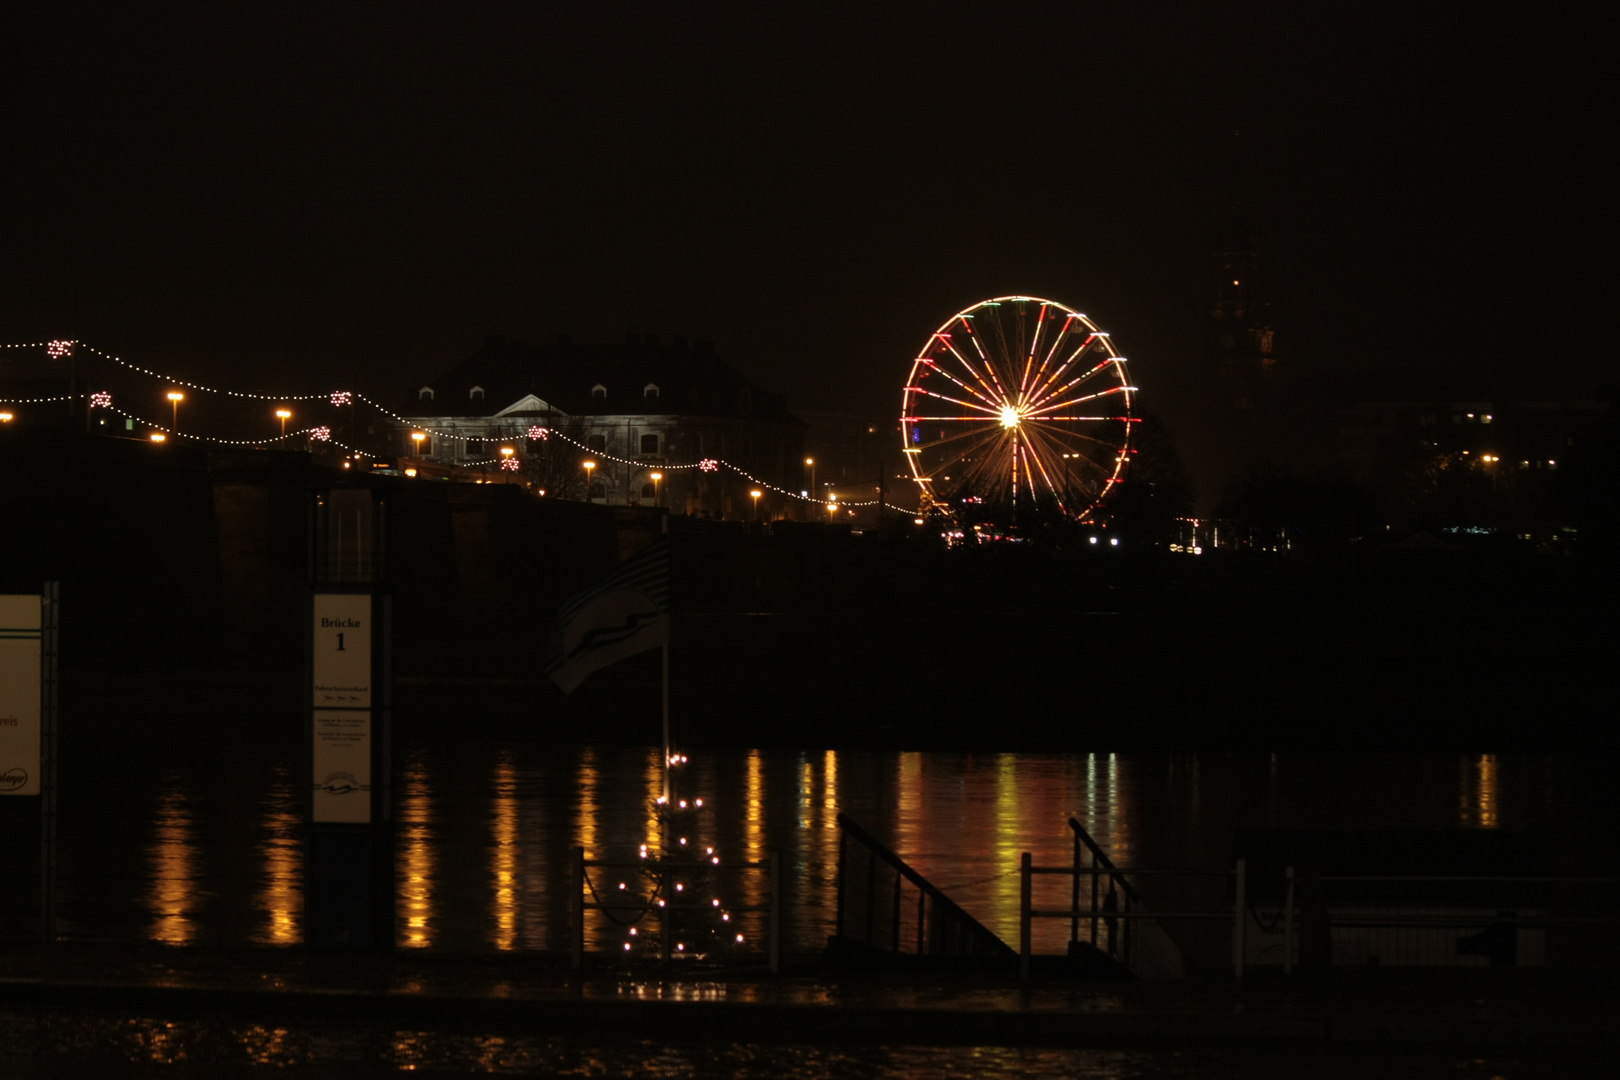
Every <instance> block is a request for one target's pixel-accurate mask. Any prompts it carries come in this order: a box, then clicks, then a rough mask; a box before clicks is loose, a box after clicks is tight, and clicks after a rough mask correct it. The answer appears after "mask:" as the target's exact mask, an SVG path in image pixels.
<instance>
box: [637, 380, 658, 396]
mask: <svg viewBox="0 0 1620 1080" xmlns="http://www.w3.org/2000/svg"><path fill="white" fill-rule="evenodd" d="M641 396H642V397H644V398H656V397H657V396H658V384H657V383H648V384H647V385H646V386H643V387H642V388H641Z"/></svg>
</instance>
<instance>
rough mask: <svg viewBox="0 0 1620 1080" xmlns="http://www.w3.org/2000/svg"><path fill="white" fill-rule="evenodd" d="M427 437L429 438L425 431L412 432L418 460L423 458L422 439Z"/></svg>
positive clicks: (412, 440)
mask: <svg viewBox="0 0 1620 1080" xmlns="http://www.w3.org/2000/svg"><path fill="white" fill-rule="evenodd" d="M425 438H427V434H426V433H425V432H421V431H413V432H411V442H413V443H415V444H416V460H417V461H421V460H422V440H423V439H425Z"/></svg>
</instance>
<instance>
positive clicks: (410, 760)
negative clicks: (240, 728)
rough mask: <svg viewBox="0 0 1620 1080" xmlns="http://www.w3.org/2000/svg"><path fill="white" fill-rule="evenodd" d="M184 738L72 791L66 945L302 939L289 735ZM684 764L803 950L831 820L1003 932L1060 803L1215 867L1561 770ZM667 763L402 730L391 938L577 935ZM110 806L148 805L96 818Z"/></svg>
mask: <svg viewBox="0 0 1620 1080" xmlns="http://www.w3.org/2000/svg"><path fill="white" fill-rule="evenodd" d="M188 752H189V753H191V754H192V755H193V757H192V758H191V759H180V763H179V764H176V765H173V766H172V767H170V766H168V765H165V767H161V768H154V769H141V768H130V769H127V770H117V771H109V772H108V773H107V775H106V777H105V778H104V780H103V782H102V783H101V784H100V785H99V786H95V787H92V786H90V785H81V786H70V785H68V784H66V783H64V787H63V794H62V800H63V811H64V816H63V825H62V829H61V838H62V839H61V843H62V859H61V866H62V874H61V878H60V880H59V888H58V896H59V898H60V899H59V903H60V905H61V906H60V911H61V914H60V916H59V926H60V928H61V932H62V934H63V936H64V937H66V938H69V939H72V938H80V939H84V938H112V939H121V940H139V939H145V940H155V941H163V942H170V943H186V942H202V943H209V944H240V943H244V942H248V943H259V944H293V943H296V942H297V941H298V940H299V939H300V937H301V934H302V922H303V902H302V889H303V878H302V874H303V871H302V858H303V855H302V848H301V843H302V841H301V837H302V814H303V795H302V793H301V792H299V791H298V790H297V788H296V777H297V776H298V775H299V765H300V761H301V759H300V758H299V757H298V755H297V748H296V747H290V748H288V747H284V748H282V749H281V750H280V751H278V752H277V754H273V755H269V756H268V760H256V759H253V758H251V757H250V756H248V755H242V754H234V755H233V754H232V753H230V752H229V751H228V750H218V749H210V748H209V747H208V746H207V745H206V744H199V745H197V746H194V747H190V748H188ZM690 753H691V758H692V761H691V763H690V765H688V766H687V767H686V769H685V770H684V772H683V773H682V774H681V775H680V778H679V780H678V783H679V784H680V785H681V786H680V788H679V791H680V792H681V794H682V795H684V796H687V797H703V798H704V799H705V800H706V803H705V806H706V809H705V811H704V812H703V814H701V815H697V816H696V817H695V820H694V821H693V823H692V824H691V826H690V827H691V829H692V830H693V832H692V839H694V840H695V841H696V842H697V843H700V844H705V845H708V844H712V845H713V846H715V847H716V848H717V850H718V852H719V854H720V855H721V856H722V859H723V870H727V871H728V872H724V873H721V874H720V875H718V876H717V877H716V879H715V883H716V887H717V889H718V895H720V896H721V897H722V898H723V902H724V904H725V905H726V906H728V907H761V906H763V905H764V904H765V903H766V901H767V900H768V895H767V892H766V877H765V875H764V874H763V873H746V872H742V871H740V870H735V869H731V868H730V864H734V863H747V862H763V861H765V859H766V857H767V856H768V855H769V853H770V852H771V851H772V850H776V851H779V852H780V853H781V856H782V868H783V869H782V881H783V888H784V906H783V918H784V932H785V947H786V948H787V950H788V951H789V952H799V953H803V952H811V951H817V950H819V949H820V948H821V947H822V946H823V945H824V944H825V941H826V937H827V935H828V934H829V933H830V932H831V929H832V924H833V919H834V912H835V875H836V869H837V853H838V829H837V825H836V817H837V814H838V813H839V811H844V812H846V813H848V814H849V815H850V816H851V817H852V818H854V820H856V821H857V822H859V823H860V824H861V825H863V826H864V827H865V828H867V829H868V830H869V831H871V832H872V833H874V834H875V835H877V836H878V837H879V838H880V839H882V840H883V841H884V842H885V843H887V844H889V845H890V846H891V847H893V848H894V850H895V851H897V852H898V853H899V854H900V855H901V856H902V857H904V858H905V859H907V860H908V861H909V862H911V863H912V865H914V866H915V867H916V868H917V869H918V870H919V871H920V872H921V873H923V874H924V875H925V876H927V877H928V878H929V879H930V880H932V881H934V882H935V883H936V884H938V885H940V886H941V887H942V888H944V889H945V890H946V892H947V893H948V894H949V895H950V896H951V898H952V899H954V900H956V901H957V902H958V903H960V904H961V905H962V906H963V907H964V908H965V909H966V910H967V911H968V912H969V913H970V914H972V915H974V916H975V917H976V918H978V919H979V920H980V921H981V922H983V923H985V924H986V925H987V926H988V927H990V928H991V929H992V930H993V931H995V932H996V933H997V934H999V935H1001V936H1002V937H1003V939H1004V940H1008V941H1010V942H1015V941H1016V939H1017V912H1018V879H1017V874H1016V869H1017V863H1018V856H1019V854H1020V853H1021V852H1023V851H1030V852H1032V853H1034V858H1035V861H1036V863H1037V864H1038V865H1067V864H1068V863H1069V861H1070V859H1071V843H1072V840H1071V834H1070V832H1069V829H1068V827H1067V820H1068V818H1069V817H1070V816H1074V817H1075V818H1077V819H1078V820H1079V821H1080V822H1081V823H1082V824H1083V825H1084V826H1085V827H1086V828H1087V830H1088V831H1089V832H1090V833H1091V835H1092V836H1093V837H1095V838H1096V840H1097V842H1098V843H1099V844H1100V845H1102V846H1103V848H1104V849H1105V850H1106V851H1108V852H1109V854H1110V855H1111V856H1112V857H1113V858H1114V859H1115V861H1116V862H1118V863H1120V864H1122V865H1138V866H1155V865H1170V866H1203V867H1210V868H1216V867H1222V868H1224V867H1226V866H1228V865H1229V862H1230V858H1231V835H1232V829H1233V828H1234V827H1237V828H1247V827H1295V828H1356V829H1378V828H1421V829H1448V828H1449V829H1456V828H1471V829H1472V828H1492V829H1546V828H1549V827H1551V824H1552V822H1553V815H1554V806H1555V805H1557V804H1558V796H1557V790H1558V789H1557V787H1556V785H1557V784H1558V783H1559V782H1560V781H1559V780H1558V777H1560V776H1562V775H1565V773H1566V771H1567V770H1566V769H1565V768H1564V766H1561V765H1560V764H1559V761H1558V759H1555V758H1550V757H1546V756H1518V755H1477V754H1470V755H1379V756H1375V755H1365V756H1361V757H1350V756H1343V755H1338V756H1335V755H1280V756H1275V755H1249V756H1245V755H1224V754H1203V755H1177V756H1167V755H1117V754H1107V753H1088V754H1071V755H1062V754H992V755H985V754H978V755H974V754H955V753H878V752H849V751H842V752H834V751H821V750H818V751H815V752H813V753H811V752H788V751H776V750H721V751H713V752H710V751H695V750H694V751H691V752H690ZM210 754H212V755H213V756H209V755H210ZM659 757H660V755H659V751H658V750H657V749H656V748H652V747H647V748H641V747H563V748H559V747H555V746H544V745H539V744H525V743H521V742H517V741H511V742H505V743H493V742H484V743H479V742H462V743H455V742H451V741H449V740H444V741H435V742H427V741H419V742H409V741H407V742H406V744H405V745H403V746H402V747H401V749H400V760H399V777H398V786H397V788H396V790H397V791H398V792H399V805H398V807H397V812H398V814H397V821H398V828H397V833H396V843H397V849H396V854H397V880H398V894H397V900H398V903H397V918H398V924H397V928H396V934H397V937H396V940H397V941H398V942H399V943H400V944H401V945H403V946H405V947H409V948H426V949H450V950H456V951H462V950H478V949H487V950H497V949H498V950H520V949H548V950H554V951H559V952H560V951H565V950H566V949H568V948H569V945H570V942H569V940H568V935H569V933H570V931H571V928H572V919H571V918H570V916H569V911H570V904H571V894H572V888H573V884H572V877H571V868H570V863H569V858H570V854H569V853H570V851H571V848H572V846H573V845H574V844H576V843H578V844H581V845H583V846H584V847H585V848H586V850H587V852H588V854H589V856H590V857H591V858H593V859H621V860H622V859H628V860H634V859H635V858H636V853H637V851H638V850H639V848H640V845H641V844H643V843H646V844H647V845H648V846H649V848H650V849H651V850H652V851H655V852H656V851H657V850H658V849H659V844H660V841H661V838H660V836H659V820H658V817H657V814H656V811H655V807H654V803H655V800H656V798H657V795H658V794H659V792H660V789H661V776H660V765H659ZM126 777H128V778H130V779H126ZM120 784H128V785H129V786H128V787H127V788H122V789H120V788H119V785H120ZM75 800H84V802H83V804H82V805H79V804H76V803H75ZM108 805H112V806H119V805H122V806H132V807H143V806H144V807H145V808H146V811H145V813H144V814H142V813H134V814H129V815H123V816H115V817H114V818H109V817H108V815H107V814H106V813H105V811H104V810H103V809H102V808H103V807H105V806H108ZM1037 880H1038V883H1039V888H1040V889H1044V890H1047V891H1048V894H1049V895H1048V898H1047V899H1048V900H1053V901H1055V903H1050V904H1048V903H1047V902H1046V901H1045V900H1042V899H1041V895H1040V892H1039V891H1038V893H1037V906H1053V907H1061V906H1064V905H1065V904H1066V902H1067V894H1068V887H1069V881H1068V879H1067V878H1066V877H1059V876H1052V877H1045V878H1041V879H1037ZM238 883H240V885H241V886H242V887H235V886H236V885H237V884H238ZM704 884H705V887H706V884H707V883H706V882H705V883H704ZM0 887H3V886H0ZM704 895H705V896H707V895H708V894H704ZM764 926H765V924H764V917H763V916H762V915H748V916H744V917H742V918H741V927H742V929H743V931H744V932H745V933H746V934H747V936H748V937H749V938H750V940H752V941H755V942H760V943H761V944H762V943H763V936H762V935H763V930H764ZM1068 929H1069V928H1068V925H1067V922H1066V921H1065V920H1058V919H1054V920H1049V921H1045V922H1041V923H1037V924H1036V947H1037V949H1038V950H1041V951H1061V949H1062V948H1063V945H1064V940H1065V939H1066V937H1067V935H1068ZM624 934H625V928H623V927H621V926H616V925H609V924H607V923H606V922H604V921H601V920H599V919H598V920H594V921H592V922H590V923H589V925H588V940H590V941H591V943H592V945H593V947H598V946H602V945H607V946H611V947H618V946H617V945H615V943H616V942H619V941H621V940H622V939H623V936H624Z"/></svg>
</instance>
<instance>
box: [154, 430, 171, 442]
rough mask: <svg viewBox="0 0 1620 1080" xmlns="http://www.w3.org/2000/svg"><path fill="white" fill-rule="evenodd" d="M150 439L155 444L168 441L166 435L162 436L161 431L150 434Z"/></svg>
mask: <svg viewBox="0 0 1620 1080" xmlns="http://www.w3.org/2000/svg"><path fill="white" fill-rule="evenodd" d="M151 438H152V441H153V442H155V443H160V442H167V441H168V439H169V437H168V436H167V435H165V434H163V432H161V431H154V432H152V435H151Z"/></svg>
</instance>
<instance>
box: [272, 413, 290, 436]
mask: <svg viewBox="0 0 1620 1080" xmlns="http://www.w3.org/2000/svg"><path fill="white" fill-rule="evenodd" d="M276 419H278V420H280V421H281V438H282V439H283V440H284V441H285V440H286V438H287V421H288V420H290V419H292V410H291V409H277V410H276Z"/></svg>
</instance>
